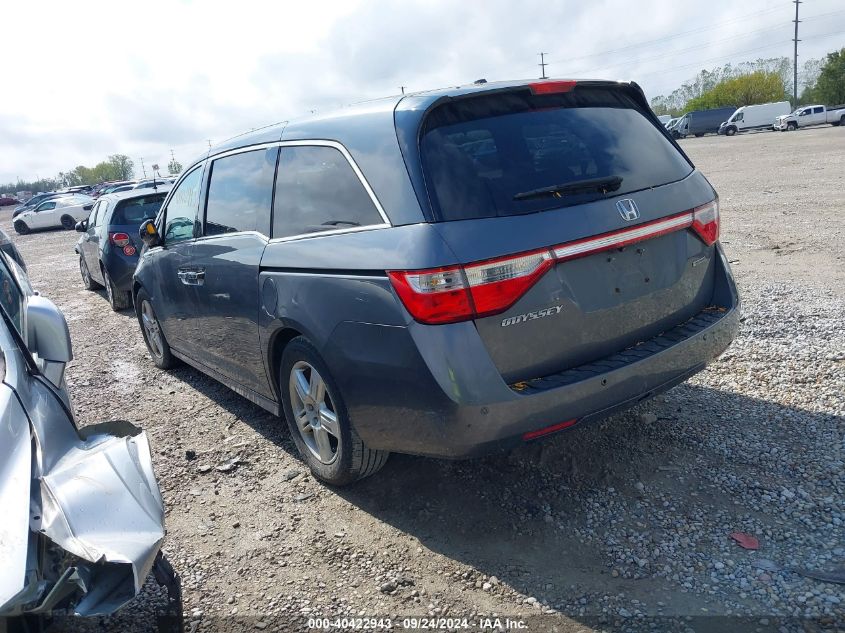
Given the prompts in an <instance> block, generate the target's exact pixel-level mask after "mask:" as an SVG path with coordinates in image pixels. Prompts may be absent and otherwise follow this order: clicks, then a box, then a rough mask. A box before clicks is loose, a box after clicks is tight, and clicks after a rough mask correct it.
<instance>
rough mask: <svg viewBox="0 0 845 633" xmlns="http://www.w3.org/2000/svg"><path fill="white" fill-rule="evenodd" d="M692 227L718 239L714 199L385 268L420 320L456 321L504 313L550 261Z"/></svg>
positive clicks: (703, 236)
mask: <svg viewBox="0 0 845 633" xmlns="http://www.w3.org/2000/svg"><path fill="white" fill-rule="evenodd" d="M690 227H691V228H692V229H693V230H694V231H695V233H696V234H697V235H698V236H699V237H700V238H701V239H702V240H703V241H704V242H705V243H706V244H707V245H708V246H711V245H712V244H714V243H715V242H716V240H717V239H719V202H718V199H716V200H713V201H712V202H709V203H707V204H704V205H701V206H700V207H696V208H695V209H691V210H690V211H684V212H683V213H678V214H676V215H671V216H668V217H665V218H660V219H659V220H654V221H652V222H645V223H643V224H638V225H636V226H632V227H630V228H627V229H622V230H620V231H612V232H610V233H603V234H602V235H596V236H594V237H589V238H586V239H583V240H575V241H573V242H567V243H565V244H560V245H557V246H552V247H551V248H548V249H541V250H536V251H528V252H525V253H518V254H516V255H509V256H507V257H499V258H496V259H489V260H485V261H481V262H474V263H472V264H465V265H463V266H459V265H455V266H448V267H444V268H431V269H428V270H389V271H387V276H388V278H389V279H390V282H391V284H392V285H393V288H394V289H395V290H396V294H398V295H399V298H400V299H401V300H402V303H403V304H404V306H405V308H406V309H407V310H408V312H410V313H411V316H413V317H414V319H416V320H417V321H419V322H420V323H426V324H430V325H437V324H443V323H456V322H458V321H467V320H470V319H475V318H479V317H485V316H491V315H493V314H498V313H500V312H504V311H505V310H507V309H508V308H510V307H511V306H512V305H513V304H515V303H516V302H517V301H518V300H519V298H520V297H522V296H523V295H524V294H525V293H526V292H528V289H529V288H531V287H532V286H533V285H534V284H535V283H536V282H537V280H538V279H539V278H540V277H542V276H543V275H544V274H545V273H546V271H548V270H549V269H550V268H552V267H553V266H554V265H555V264H556V263H558V262H563V261H567V260H570V259H576V258H579V257H586V256H587V255H592V254H594V253H599V252H601V251H606V250H610V249H613V248H622V247H623V246H627V245H628V244H633V243H636V242H642V241H643V240H649V239H653V238H655V237H659V236H661V235H665V234H667V233H672V232H674V231H679V230H681V229H688V228H690Z"/></svg>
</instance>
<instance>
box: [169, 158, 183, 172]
mask: <svg viewBox="0 0 845 633" xmlns="http://www.w3.org/2000/svg"><path fill="white" fill-rule="evenodd" d="M167 173H169V174H181V173H182V163H180V162H179V161H178V160H176V159H175V158H174V159H173V160H171V161H170V162H169V163H167Z"/></svg>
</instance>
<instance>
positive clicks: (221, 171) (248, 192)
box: [204, 147, 279, 236]
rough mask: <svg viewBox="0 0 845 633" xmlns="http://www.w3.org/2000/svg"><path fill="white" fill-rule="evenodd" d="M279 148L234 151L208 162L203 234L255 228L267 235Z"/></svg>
mask: <svg viewBox="0 0 845 633" xmlns="http://www.w3.org/2000/svg"><path fill="white" fill-rule="evenodd" d="M278 153H279V148H278V147H273V148H271V149H261V150H255V151H252V152H243V153H241V154H233V155H232V156H226V157H224V158H218V159H217V160H215V161H214V162H213V163H211V177H210V179H209V183H208V201H207V203H206V207H205V230H204V234H205V235H222V234H224V233H236V232H238V231H258V232H259V233H263V234H264V235H267V236H269V235H270V206H271V204H272V202H273V175H274V174H275V171H276V156H277V155H278Z"/></svg>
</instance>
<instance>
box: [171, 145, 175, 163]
mask: <svg viewBox="0 0 845 633" xmlns="http://www.w3.org/2000/svg"><path fill="white" fill-rule="evenodd" d="M170 159H171V160H172V161H173V162H174V163H175V162H176V157H175V156H174V155H173V148H172V147H171V148H170Z"/></svg>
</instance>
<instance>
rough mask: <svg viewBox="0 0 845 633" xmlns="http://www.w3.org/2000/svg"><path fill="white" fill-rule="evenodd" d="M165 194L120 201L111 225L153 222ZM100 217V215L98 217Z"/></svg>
mask: <svg viewBox="0 0 845 633" xmlns="http://www.w3.org/2000/svg"><path fill="white" fill-rule="evenodd" d="M166 196H167V193H166V192H165V193H156V194H151V195H149V196H143V197H141V198H132V199H131V200H121V201H120V202H118V203H117V207H115V210H114V213H112V217H111V224H137V225H139V226H140V224H141V223H142V222H144V220H155V217H156V215H157V214H158V210H159V209H160V208H161V203H162V202H164V198H165V197H166ZM100 217H102V213H101V215H100Z"/></svg>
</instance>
